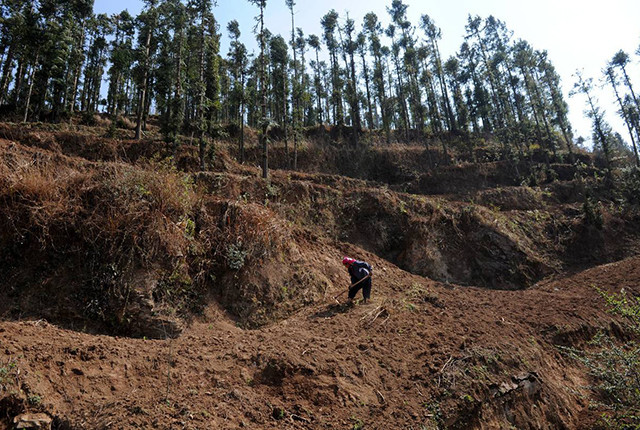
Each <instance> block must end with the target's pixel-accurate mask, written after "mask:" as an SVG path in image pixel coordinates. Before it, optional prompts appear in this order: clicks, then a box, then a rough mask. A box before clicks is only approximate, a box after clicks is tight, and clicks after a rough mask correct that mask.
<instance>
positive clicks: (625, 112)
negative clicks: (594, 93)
mask: <svg viewBox="0 0 640 430" xmlns="http://www.w3.org/2000/svg"><path fill="white" fill-rule="evenodd" d="M604 75H605V76H606V78H607V80H608V81H609V83H610V84H611V87H612V88H613V93H614V94H615V96H616V100H617V101H618V105H619V106H620V110H619V111H618V113H619V114H620V116H621V117H622V119H623V120H624V123H625V125H626V126H627V130H628V131H629V137H631V144H632V146H633V153H634V155H635V159H636V165H637V166H638V167H640V158H639V157H638V146H637V143H636V136H635V135H634V128H635V127H634V124H633V118H632V116H631V112H629V109H627V107H626V106H625V104H624V102H623V100H622V98H621V97H620V92H619V91H618V78H617V76H616V74H615V71H614V70H613V66H611V65H609V66H607V68H606V69H605V70H604ZM635 132H636V133H637V132H638V130H635Z"/></svg>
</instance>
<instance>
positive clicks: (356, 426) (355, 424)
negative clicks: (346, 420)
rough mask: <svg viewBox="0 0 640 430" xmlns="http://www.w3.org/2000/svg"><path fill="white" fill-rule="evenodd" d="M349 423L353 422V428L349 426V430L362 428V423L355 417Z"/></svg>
mask: <svg viewBox="0 0 640 430" xmlns="http://www.w3.org/2000/svg"><path fill="white" fill-rule="evenodd" d="M351 421H352V422H353V426H351V430H362V429H363V428H364V422H363V421H362V420H361V419H359V418H356V417H351Z"/></svg>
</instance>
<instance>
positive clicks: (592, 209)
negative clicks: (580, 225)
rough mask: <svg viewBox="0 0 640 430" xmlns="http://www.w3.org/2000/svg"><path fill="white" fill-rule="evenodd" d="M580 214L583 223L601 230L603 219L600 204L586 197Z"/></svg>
mask: <svg viewBox="0 0 640 430" xmlns="http://www.w3.org/2000/svg"><path fill="white" fill-rule="evenodd" d="M582 212H583V213H584V221H585V223H586V224H587V225H592V226H595V227H597V228H599V229H601V228H602V226H603V225H604V218H603V217H602V205H601V204H600V202H598V201H596V200H594V199H593V198H592V197H587V198H586V199H585V201H584V204H583V205H582Z"/></svg>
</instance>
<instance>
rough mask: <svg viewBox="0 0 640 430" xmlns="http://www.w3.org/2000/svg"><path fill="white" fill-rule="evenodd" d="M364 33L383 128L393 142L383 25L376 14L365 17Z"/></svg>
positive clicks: (388, 140) (388, 139)
mask: <svg viewBox="0 0 640 430" xmlns="http://www.w3.org/2000/svg"><path fill="white" fill-rule="evenodd" d="M363 28H364V34H365V35H366V36H367V38H368V40H369V51H370V53H371V55H372V56H373V61H374V69H373V85H374V87H375V89H376V95H377V99H378V104H379V105H380V115H381V116H382V128H383V129H384V131H385V136H386V140H387V144H389V143H391V124H390V122H391V120H390V113H389V102H388V100H387V94H386V89H385V79H384V68H383V62H382V44H381V42H380V36H381V35H382V33H383V31H382V25H381V24H380V22H379V21H378V17H377V15H376V14H374V13H372V12H370V13H368V14H367V15H365V17H364V25H363Z"/></svg>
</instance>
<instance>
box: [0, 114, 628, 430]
mask: <svg viewBox="0 0 640 430" xmlns="http://www.w3.org/2000/svg"><path fill="white" fill-rule="evenodd" d="M0 136H1V137H3V138H4V140H2V141H0V227H1V228H2V230H1V232H0V245H2V251H1V255H0V268H1V269H2V271H3V273H4V276H3V279H2V280H0V316H1V317H2V319H0V429H4V428H6V429H11V428H14V424H13V422H14V421H13V420H14V418H15V417H17V416H19V415H21V414H23V413H26V412H30V413H36V412H41V413H45V414H47V415H48V416H49V417H50V418H51V420H52V428H53V429H83V428H86V429H134V428H160V429H177V428H180V429H182V428H184V429H212V428H220V429H236V428H260V429H262V428H264V429H270V428H274V429H275V428H278V429H279V428H290V429H295V428H304V429H321V428H341V429H369V428H370V429H388V428H401V429H444V428H451V429H502V428H505V429H506V428H518V429H558V428H564V429H582V428H596V427H598V426H601V425H602V423H601V421H600V413H601V412H602V411H601V410H600V409H599V408H597V407H595V408H594V407H593V404H594V402H595V401H596V400H597V396H596V393H594V392H593V391H592V390H591V389H590V388H589V387H590V385H592V384H593V380H592V379H591V377H590V375H589V373H588V371H587V369H586V368H584V367H583V366H582V365H581V364H579V363H578V362H577V361H575V360H574V359H572V358H571V357H569V356H567V355H566V354H563V352H562V348H561V347H575V348H589V347H590V344H589V341H590V340H591V339H592V338H593V336H594V335H596V334H597V333H599V332H604V333H608V334H610V335H611V336H613V337H614V338H615V339H617V340H618V341H619V342H621V343H624V342H625V341H628V340H630V339H632V338H633V334H632V333H631V332H630V331H629V330H628V329H627V328H626V325H625V321H624V319H623V318H622V317H620V316H616V315H613V314H612V313H610V312H608V311H607V306H606V303H605V301H604V299H603V298H602V296H601V292H609V293H619V292H620V291H626V292H627V294H632V295H634V296H635V295H638V294H640V256H639V253H638V251H639V249H640V243H639V241H638V234H639V233H640V229H639V228H638V227H639V226H640V215H639V212H638V210H637V207H633V206H627V207H620V206H619V205H616V204H615V201H614V200H613V199H609V200H607V199H606V198H604V197H602V196H604V194H605V193H606V185H603V184H602V182H599V181H601V179H599V178H598V173H597V172H598V169H597V167H595V166H594V165H593V163H590V162H588V161H589V160H588V157H587V156H586V155H582V157H583V161H585V163H583V164H582V165H580V166H578V165H577V164H566V163H564V162H561V160H555V162H553V163H550V164H548V165H544V164H538V163H535V161H534V160H528V161H527V162H526V163H525V162H522V163H521V164H519V165H515V164H513V163H512V162H505V161H500V160H497V161H495V160H494V161H491V160H485V161H484V162H481V161H478V162H476V163H471V162H465V161H464V160H459V161H458V162H455V163H454V162H449V163H440V164H439V166H436V165H435V163H434V164H433V165H430V166H428V167H425V165H423V163H429V162H434V159H435V157H436V154H435V153H434V154H432V156H431V155H430V154H428V153H426V152H425V151H424V149H423V148H420V147H402V146H399V145H398V146H397V147H396V146H394V147H389V148H386V147H385V148H378V149H376V148H375V147H370V148H368V149H366V150H364V149H363V150H361V151H360V152H354V151H355V150H352V149H343V148H339V147H335V146H330V145H324V146H323V145H321V144H307V145H306V146H305V147H304V148H303V149H302V150H301V154H300V169H301V172H293V171H290V170H284V169H283V170H273V171H272V178H271V181H270V182H269V183H268V184H267V183H265V182H264V181H263V180H261V179H260V178H259V174H260V171H259V169H258V168H257V167H254V165H255V158H252V157H253V156H252V155H251V152H249V162H248V163H247V164H246V165H240V164H238V163H237V162H236V161H235V160H234V157H233V156H234V154H235V152H234V151H235V149H234V147H233V146H226V145H225V144H223V143H220V144H218V145H217V147H216V154H215V158H211V159H210V160H209V162H210V165H211V169H210V171H209V172H204V173H202V172H197V165H198V162H197V148H195V147H190V146H188V145H185V146H183V147H181V148H178V149H177V150H176V149H173V148H170V147H167V146H165V145H164V144H162V143H161V142H159V141H158V140H149V141H143V142H141V143H137V142H132V141H127V140H126V139H121V140H116V139H106V138H103V137H100V135H99V133H98V131H96V130H93V129H90V128H85V129H82V128H80V129H74V130H73V131H60V130H56V129H49V128H47V127H46V126H34V127H33V128H31V129H26V128H24V127H19V126H15V125H11V124H3V125H2V126H1V127H0ZM256 154H257V151H256ZM340 156H351V157H352V159H354V160H355V159H364V160H365V161H363V162H357V163H356V162H354V163H351V165H350V166H349V165H347V163H345V162H344V161H339V158H340ZM256 157H257V155H256ZM284 159H285V158H284V150H283V148H281V147H279V146H276V147H274V149H273V158H272V160H273V163H274V167H284V165H283V164H284V163H285V162H284V161H282V160H284ZM366 160H369V161H371V163H373V162H374V160H377V161H376V163H377V166H378V167H376V168H374V167H373V166H372V164H370V163H368V162H366ZM341 163H342V164H341ZM176 164H177V165H178V168H176V167H175V165H176ZM385 166H386V167H385ZM589 196H592V197H593V198H594V199H595V200H596V201H597V200H599V201H600V202H601V203H598V204H595V207H594V208H591V209H589V207H588V204H585V202H588V201H590V200H588V199H587V197H589ZM343 255H349V256H352V257H356V258H358V259H362V260H365V261H367V262H369V263H371V264H372V266H373V267H374V271H373V273H374V275H373V294H372V300H371V301H370V302H368V303H366V304H363V303H356V304H355V305H353V306H349V305H347V304H346V303H344V296H342V297H340V298H339V299H338V300H336V299H334V296H335V295H336V294H339V293H342V292H344V291H345V289H346V287H347V285H348V276H347V273H346V271H345V269H344V268H343V267H342V265H341V259H342V256H343Z"/></svg>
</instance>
